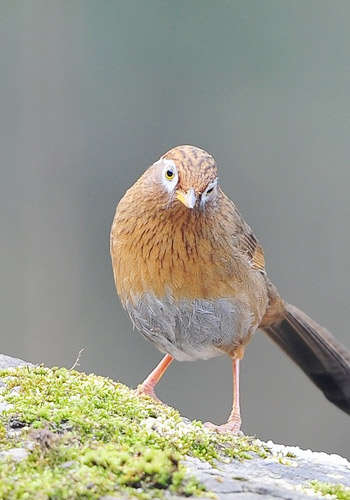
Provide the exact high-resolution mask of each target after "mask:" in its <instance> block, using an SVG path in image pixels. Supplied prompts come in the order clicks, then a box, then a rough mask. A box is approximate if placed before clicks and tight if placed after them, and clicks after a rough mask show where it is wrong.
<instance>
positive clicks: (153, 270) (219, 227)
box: [111, 146, 350, 432]
mask: <svg viewBox="0 0 350 500" xmlns="http://www.w3.org/2000/svg"><path fill="white" fill-rule="evenodd" d="M111 256H112V264H113V271H114V278H115V283H116V287H117V291H118V294H119V296H120V299H121V301H122V304H123V306H124V307H125V309H126V310H127V311H128V313H129V315H130V318H131V320H132V322H133V324H134V325H135V327H136V328H137V329H138V330H140V332H141V333H142V335H143V336H144V337H145V338H146V339H148V340H150V341H151V342H153V343H154V344H155V345H156V346H157V348H158V349H159V350H160V351H162V352H164V353H166V355H165V357H164V358H163V360H162V361H161V362H160V363H159V365H158V366H157V367H156V368H155V369H154V370H153V372H152V373H151V374H150V375H149V376H148V377H147V378H146V380H145V381H144V382H143V384H141V385H140V386H139V388H138V391H139V393H145V394H148V395H150V396H152V397H154V398H155V399H157V398H156V396H155V393H154V387H155V385H156V384H157V382H158V381H159V380H160V378H161V377H162V375H163V374H164V372H165V370H166V369H167V367H168V366H169V364H170V363H171V362H172V360H173V359H174V358H175V359H177V360H179V361H183V360H196V359H208V358H211V357H214V356H219V355H222V354H227V355H228V356H230V358H231V359H232V366H233V407H232V412H231V415H230V417H229V419H228V421H227V423H226V424H224V425H222V426H213V424H209V425H211V426H212V427H213V428H215V429H217V430H218V431H232V432H237V431H238V430H239V429H240V426H241V416H240V406H239V362H240V360H241V359H242V358H243V355H244V351H245V347H246V345H247V344H248V342H249V341H250V339H251V338H252V335H253V334H254V332H255V331H256V330H257V329H258V328H261V329H262V330H264V331H265V332H266V333H267V334H268V336H269V337H270V338H271V339H272V340H273V341H274V342H276V343H277V344H278V345H279V346H280V347H281V348H282V349H283V350H284V351H285V352H286V353H287V354H288V355H289V356H290V357H291V358H292V359H293V361H294V362H295V363H296V364H297V365H299V366H300V368H301V369H302V370H303V371H304V372H305V373H306V375H307V376H308V377H309V378H310V379H311V380H312V381H313V382H314V383H315V384H316V386H317V387H319V388H320V389H321V390H322V391H323V392H324V394H325V396H326V397H327V398H328V399H329V400H330V401H331V402H332V403H334V404H335V405H336V406H338V407H339V408H341V409H342V410H343V411H345V412H346V413H349V414H350V353H349V352H348V351H347V350H346V349H345V348H344V347H343V346H341V345H340V344H339V343H338V342H337V341H336V340H335V338H334V337H333V336H332V335H331V334H330V333H329V332H328V331H327V330H325V329H324V328H322V327H321V326H319V325H318V324H317V323H315V322H314V321H313V320H312V319H311V318H309V317H308V316H307V315H306V314H305V313H303V312H302V311H300V310H299V309H297V308H296V307H294V306H292V305H290V304H287V303H286V302H284V301H283V300H282V299H281V297H280V296H279V294H278V292H277V290H276V288H275V286H274V285H273V284H272V283H271V281H270V280H269V278H268V277H267V275H266V272H265V261H264V252H263V249H262V247H261V245H260V244H259V242H258V241H257V239H256V238H255V236H254V234H253V232H252V230H251V229H250V227H249V226H248V224H246V222H245V221H244V220H243V219H242V217H241V216H240V214H239V212H238V210H237V209H236V207H235V205H234V204H233V202H232V201H231V200H230V199H229V198H227V196H225V194H224V193H223V192H222V190H221V189H220V187H219V185H218V178H217V167H216V163H215V160H214V158H213V157H212V156H211V155H210V154H209V153H207V152H206V151H204V150H202V149H200V148H197V147H194V146H178V147H176V148H174V149H171V150H170V151H169V152H168V153H166V154H165V155H163V156H162V157H161V158H160V160H158V161H156V162H155V163H154V164H153V165H152V166H151V167H149V168H148V170H146V172H145V173H144V174H143V175H142V177H141V178H140V179H139V180H138V181H137V182H136V183H135V184H134V185H133V186H132V187H131V188H130V189H129V190H128V191H127V192H126V193H125V195H124V197H123V198H122V199H121V201H120V202H119V205H118V207H117V210H116V214H115V217H114V221H113V225H112V229H111Z"/></svg>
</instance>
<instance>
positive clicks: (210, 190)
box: [206, 186, 214, 194]
mask: <svg viewBox="0 0 350 500" xmlns="http://www.w3.org/2000/svg"><path fill="white" fill-rule="evenodd" d="M213 189H214V186H213V187H211V188H210V189H208V191H207V193H206V194H210V193H211V192H212V191H213Z"/></svg>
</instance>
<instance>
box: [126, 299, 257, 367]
mask: <svg viewBox="0 0 350 500" xmlns="http://www.w3.org/2000/svg"><path fill="white" fill-rule="evenodd" d="M125 308H126V309H127V311H128V313H129V315H130V317H131V320H132V322H133V324H134V325H135V327H136V328H137V329H138V330H140V332H141V333H142V335H143V336H144V337H145V338H146V339H148V340H150V341H151V342H152V343H153V344H155V345H156V347H157V348H158V349H159V350H160V351H162V352H165V353H168V354H170V355H171V356H173V357H174V358H175V359H177V360H179V361H190V360H195V359H208V358H212V357H215V356H220V355H222V354H223V353H224V351H225V348H224V347H225V346H229V347H230V348H232V347H233V346H235V345H236V346H239V345H240V344H242V342H243V343H244V339H245V338H246V336H247V335H248V334H249V331H250V329H251V326H252V318H251V317H250V316H249V317H244V314H243V308H242V307H241V304H240V303H239V301H235V300H233V299H232V300H230V299H215V300H201V299H197V300H181V301H175V300H174V299H173V298H172V297H171V296H168V297H164V298H162V299H158V298H156V297H155V296H154V295H152V294H143V295H142V296H140V297H138V298H135V299H134V300H133V301H132V302H131V301H130V302H128V303H126V304H125Z"/></svg>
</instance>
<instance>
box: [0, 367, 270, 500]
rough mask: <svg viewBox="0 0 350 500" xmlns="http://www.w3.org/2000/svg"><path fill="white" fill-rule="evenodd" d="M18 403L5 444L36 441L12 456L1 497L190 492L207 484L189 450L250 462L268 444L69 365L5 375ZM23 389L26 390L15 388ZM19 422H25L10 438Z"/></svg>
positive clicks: (0, 475) (0, 479) (1, 430)
mask: <svg viewBox="0 0 350 500" xmlns="http://www.w3.org/2000/svg"><path fill="white" fill-rule="evenodd" d="M1 377H3V378H5V379H6V382H7V386H6V389H5V391H4V392H3V393H2V396H3V397H4V398H5V400H6V401H7V402H8V403H11V405H12V406H11V407H10V408H9V409H8V410H7V411H5V412H4V413H3V414H2V415H1V417H0V451H1V450H3V449H5V448H14V447H23V446H24V445H25V443H26V442H27V443H28V441H29V442H30V443H32V446H33V443H34V447H33V449H32V450H31V451H30V452H29V453H28V457H27V459H25V460H23V461H21V462H20V463H16V462H14V461H13V460H7V461H2V462H1V466H0V498H6V499H9V500H10V499H26V498H28V499H30V498H36V499H39V500H41V499H43V500H44V499H45V500H46V499H51V498H55V499H57V500H60V499H62V500H63V499H73V498H74V499H97V498H99V497H100V496H101V495H106V494H113V493H115V492H118V493H119V494H123V493H125V494H128V495H132V496H137V497H139V498H141V499H149V498H151V497H159V496H161V495H162V492H163V491H164V490H170V491H173V492H176V493H177V494H181V495H185V496H190V495H198V494H202V491H203V488H202V487H201V485H200V484H199V483H198V482H197V481H196V480H195V479H194V478H189V477H188V476H187V475H186V470H185V467H184V465H182V463H181V460H182V459H183V458H184V457H186V456H193V457H197V458H199V459H201V460H207V461H209V462H213V460H214V459H225V460H228V459H231V458H236V459H239V460H244V459H248V458H251V456H252V455H255V454H258V455H259V456H266V451H265V450H264V449H262V448H261V447H260V446H259V445H257V444H255V442H254V440H253V439H251V438H248V437H239V438H235V437H232V436H228V435H217V434H216V433H209V432H208V431H206V430H204V429H203V426H202V424H201V423H200V422H194V423H192V424H191V425H190V424H184V423H183V421H182V419H181V417H180V415H179V413H178V412H177V411H176V410H174V409H172V408H169V407H166V406H163V405H160V404H157V403H155V402H154V401H153V400H151V399H150V398H147V397H138V396H137V395H136V394H135V392H134V391H132V390H130V389H128V388H127V387H126V386H124V385H122V384H120V383H115V382H113V381H112V380H109V379H106V378H102V377H98V376H95V375H86V374H83V373H79V372H76V371H69V370H66V369H58V368H53V369H48V368H44V367H36V368H28V367H22V368H17V369H15V370H8V371H3V372H0V379H1ZM15 388H16V389H15ZM9 422H10V424H11V422H12V423H13V422H15V424H16V425H15V426H16V427H21V426H22V427H23V429H21V430H20V431H19V432H18V433H16V432H14V433H10V434H9V435H7V431H6V427H7V425H8V424H9Z"/></svg>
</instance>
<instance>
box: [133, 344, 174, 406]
mask: <svg viewBox="0 0 350 500" xmlns="http://www.w3.org/2000/svg"><path fill="white" fill-rule="evenodd" d="M173 359H174V358H173V357H172V356H170V354H166V355H165V356H164V358H163V359H162V360H161V362H160V363H159V364H158V365H157V366H156V367H155V369H154V370H153V371H152V372H151V373H150V374H149V375H148V377H147V378H146V380H145V381H144V382H143V383H142V384H140V385H139V386H138V388H137V394H146V395H147V396H151V398H153V399H155V400H156V401H159V402H160V400H159V399H158V398H157V396H156V394H155V392H154V388H155V386H156V385H157V384H158V382H159V381H160V379H161V378H162V376H163V375H164V373H165V372H166V369H167V368H168V366H169V365H170V363H171V362H172V361H173Z"/></svg>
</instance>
